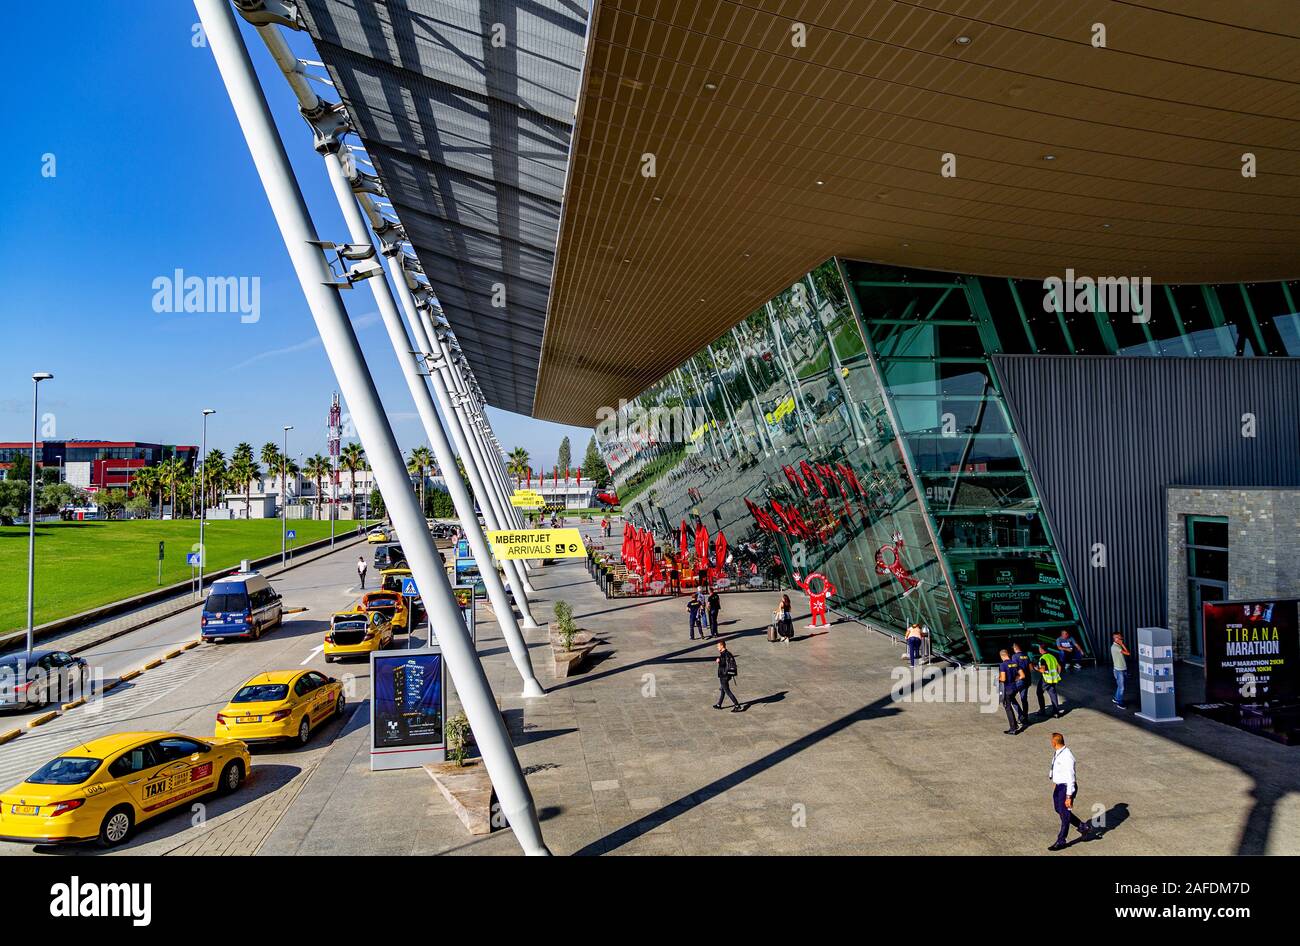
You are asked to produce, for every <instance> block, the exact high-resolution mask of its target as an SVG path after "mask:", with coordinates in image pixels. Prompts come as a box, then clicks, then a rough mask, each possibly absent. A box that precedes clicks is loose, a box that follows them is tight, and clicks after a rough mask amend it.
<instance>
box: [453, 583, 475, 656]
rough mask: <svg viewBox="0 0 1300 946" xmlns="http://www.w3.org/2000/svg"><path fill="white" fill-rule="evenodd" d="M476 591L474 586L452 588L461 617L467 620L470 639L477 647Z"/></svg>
mask: <svg viewBox="0 0 1300 946" xmlns="http://www.w3.org/2000/svg"><path fill="white" fill-rule="evenodd" d="M474 590H475V589H474V586H473V585H452V586H451V594H452V597H453V598H455V599H456V607H458V608H460V616H461V617H462V618H464V620H465V629H466V630H467V631H469V639H470V640H472V641H473V642H474V643H475V644H476V645H477V644H478V627H477V625H476V623H475V617H474Z"/></svg>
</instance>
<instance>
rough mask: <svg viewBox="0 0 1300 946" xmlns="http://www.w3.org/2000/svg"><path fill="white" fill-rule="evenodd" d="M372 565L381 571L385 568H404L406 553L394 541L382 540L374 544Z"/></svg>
mask: <svg viewBox="0 0 1300 946" xmlns="http://www.w3.org/2000/svg"><path fill="white" fill-rule="evenodd" d="M374 566H375V570H376V571H381V572H382V571H383V570H384V569H386V568H405V567H406V554H405V553H404V552H403V551H402V547H401V546H400V545H398V544H397V543H396V542H384V543H382V544H379V545H376V546H375V558H374Z"/></svg>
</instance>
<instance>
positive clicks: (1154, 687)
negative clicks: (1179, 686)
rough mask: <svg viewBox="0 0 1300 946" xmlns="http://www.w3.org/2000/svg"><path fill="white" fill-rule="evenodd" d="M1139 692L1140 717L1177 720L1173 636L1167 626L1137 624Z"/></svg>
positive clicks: (1152, 719)
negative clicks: (1140, 702) (1141, 625)
mask: <svg viewBox="0 0 1300 946" xmlns="http://www.w3.org/2000/svg"><path fill="white" fill-rule="evenodd" d="M1137 658H1138V695H1139V697H1140V698H1141V700H1142V709H1141V711H1140V712H1139V713H1138V716H1140V717H1141V718H1142V719H1145V720H1148V721H1150V722H1153V723H1172V722H1177V721H1178V720H1179V719H1180V717H1179V715H1178V707H1177V706H1176V705H1175V702H1174V636H1173V634H1171V633H1170V631H1169V628H1167V627H1139V628H1138V652H1137Z"/></svg>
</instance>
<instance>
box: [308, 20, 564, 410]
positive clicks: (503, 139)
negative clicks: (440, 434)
mask: <svg viewBox="0 0 1300 946" xmlns="http://www.w3.org/2000/svg"><path fill="white" fill-rule="evenodd" d="M302 7H303V18H304V20H305V21H306V23H307V27H308V30H309V32H310V33H311V35H312V37H313V39H314V40H315V42H316V48H317V50H318V51H319V52H320V56H321V59H322V60H323V61H324V62H325V64H326V66H327V67H328V68H329V71H330V76H331V78H332V79H333V81H334V83H335V86H336V88H337V89H338V93H339V95H340V96H341V97H342V98H343V101H344V102H345V103H346V104H347V107H348V110H349V112H350V113H351V116H352V119H353V122H354V124H355V126H356V128H357V131H358V133H359V135H360V137H361V139H362V142H363V143H364V145H365V147H366V150H367V152H368V153H369V155H370V159H371V161H373V162H374V165H375V170H376V172H377V173H378V174H379V177H380V178H381V180H382V181H383V183H384V188H385V190H386V191H387V193H388V197H389V199H390V200H391V201H392V204H393V209H394V210H395V211H396V213H397V216H398V217H399V218H400V219H401V221H402V223H403V225H404V226H405V227H406V232H407V235H408V237H409V238H410V241H411V244H412V246H413V248H414V250H415V253H416V256H417V257H418V258H419V260H420V263H421V265H422V266H423V267H424V271H425V273H426V275H427V276H428V277H429V281H430V283H431V284H432V286H433V289H434V292H435V293H436V294H437V296H438V300H439V301H440V302H441V303H442V308H443V312H444V313H445V315H446V316H447V319H448V321H449V322H450V323H451V325H452V328H453V329H454V330H455V332H456V337H457V339H458V340H459V342H460V346H461V348H462V349H463V350H464V352H465V356H466V357H467V358H468V359H469V363H470V366H471V367H472V368H473V370H474V374H475V376H476V378H477V380H478V383H479V386H480V387H481V388H482V389H483V393H484V396H486V398H487V400H488V402H489V403H490V404H492V405H494V406H496V407H500V408H504V409H505V410H509V411H516V412H519V413H523V414H530V413H532V408H533V399H534V394H535V390H536V381H537V368H538V361H539V359H540V357H541V344H542V327H543V324H544V322H545V320H546V307H547V301H548V297H549V293H550V282H551V272H552V269H553V264H554V260H555V246H556V239H557V235H558V228H559V218H560V202H561V198H562V196H563V192H564V178H565V166H566V162H567V160H568V153H569V139H570V135H571V134H572V131H573V116H574V110H575V104H576V100H577V95H578V85H579V79H580V75H581V69H582V55H583V45H584V37H585V33H586V26H587V19H588V14H589V12H590V0H530V2H522V3H521V2H519V0H513V2H512V0H304V2H303V4H302ZM494 36H497V37H501V38H503V39H504V42H502V43H501V44H500V45H499V46H498V45H494V44H493V37H494ZM496 284H502V285H504V287H505V300H506V305H505V307H498V306H494V305H493V304H492V303H493V292H494V289H493V287H494V285H496Z"/></svg>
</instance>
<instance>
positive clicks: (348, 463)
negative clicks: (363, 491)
mask: <svg viewBox="0 0 1300 946" xmlns="http://www.w3.org/2000/svg"><path fill="white" fill-rule="evenodd" d="M339 466H341V467H343V469H345V470H347V471H348V496H349V497H350V498H351V500H352V518H353V519H356V518H357V471H358V470H364V469H365V468H366V451H365V450H363V449H361V444H359V443H349V444H344V446H343V449H342V450H341V451H340V452H339Z"/></svg>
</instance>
